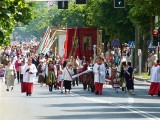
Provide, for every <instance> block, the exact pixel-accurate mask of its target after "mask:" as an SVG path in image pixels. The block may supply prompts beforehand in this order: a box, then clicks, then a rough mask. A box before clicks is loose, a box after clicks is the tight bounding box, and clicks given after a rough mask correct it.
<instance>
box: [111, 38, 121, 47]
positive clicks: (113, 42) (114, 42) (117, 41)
mask: <svg viewBox="0 0 160 120" xmlns="http://www.w3.org/2000/svg"><path fill="white" fill-rule="evenodd" d="M112 46H113V47H118V46H120V42H119V40H118V39H117V38H115V39H114V40H113V41H112Z"/></svg>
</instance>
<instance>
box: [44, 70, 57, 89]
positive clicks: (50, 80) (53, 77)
mask: <svg viewBox="0 0 160 120" xmlns="http://www.w3.org/2000/svg"><path fill="white" fill-rule="evenodd" d="M46 83H47V85H48V86H49V91H52V89H53V85H54V84H55V83H56V74H55V71H54V68H52V67H49V68H48V75H47V81H46Z"/></svg>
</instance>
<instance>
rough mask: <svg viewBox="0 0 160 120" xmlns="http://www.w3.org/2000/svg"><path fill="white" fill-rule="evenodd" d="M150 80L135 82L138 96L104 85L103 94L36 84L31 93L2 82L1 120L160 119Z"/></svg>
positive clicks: (80, 87) (157, 101) (77, 88)
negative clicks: (56, 88) (149, 91)
mask: <svg viewBox="0 0 160 120" xmlns="http://www.w3.org/2000/svg"><path fill="white" fill-rule="evenodd" d="M148 89H149V83H146V82H142V81H136V82H135V92H136V94H135V95H129V94H126V93H124V92H122V91H121V90H119V93H116V92H115V91H114V90H113V89H112V88H111V86H109V85H105V86H104V89H103V95H95V94H93V93H91V92H90V91H84V90H83V89H82V85H79V86H75V87H73V89H72V90H71V91H72V92H71V93H70V94H61V93H60V90H53V92H49V91H48V87H44V88H42V87H40V85H39V84H35V85H34V93H33V95H32V96H26V95H25V93H23V94H22V93H21V92H20V84H16V82H15V87H14V90H13V91H9V92H7V91H6V86H5V85H0V120H93V119H94V120H120V119H121V120H129V119H130V120H160V97H157V96H153V97H152V96H149V95H148V94H147V93H148Z"/></svg>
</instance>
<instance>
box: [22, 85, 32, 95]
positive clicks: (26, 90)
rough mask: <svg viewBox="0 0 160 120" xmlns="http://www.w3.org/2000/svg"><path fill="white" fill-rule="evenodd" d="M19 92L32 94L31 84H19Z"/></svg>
mask: <svg viewBox="0 0 160 120" xmlns="http://www.w3.org/2000/svg"><path fill="white" fill-rule="evenodd" d="M21 92H22V93H23V92H28V93H30V94H32V92H33V83H28V82H23V83H22V84H21Z"/></svg>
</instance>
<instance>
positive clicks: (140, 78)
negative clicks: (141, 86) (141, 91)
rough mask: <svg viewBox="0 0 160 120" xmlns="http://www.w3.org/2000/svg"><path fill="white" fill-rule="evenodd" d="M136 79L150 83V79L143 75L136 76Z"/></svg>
mask: <svg viewBox="0 0 160 120" xmlns="http://www.w3.org/2000/svg"><path fill="white" fill-rule="evenodd" d="M134 79H136V80H139V81H145V82H147V83H150V79H147V78H142V77H137V76H136V77H134Z"/></svg>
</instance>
